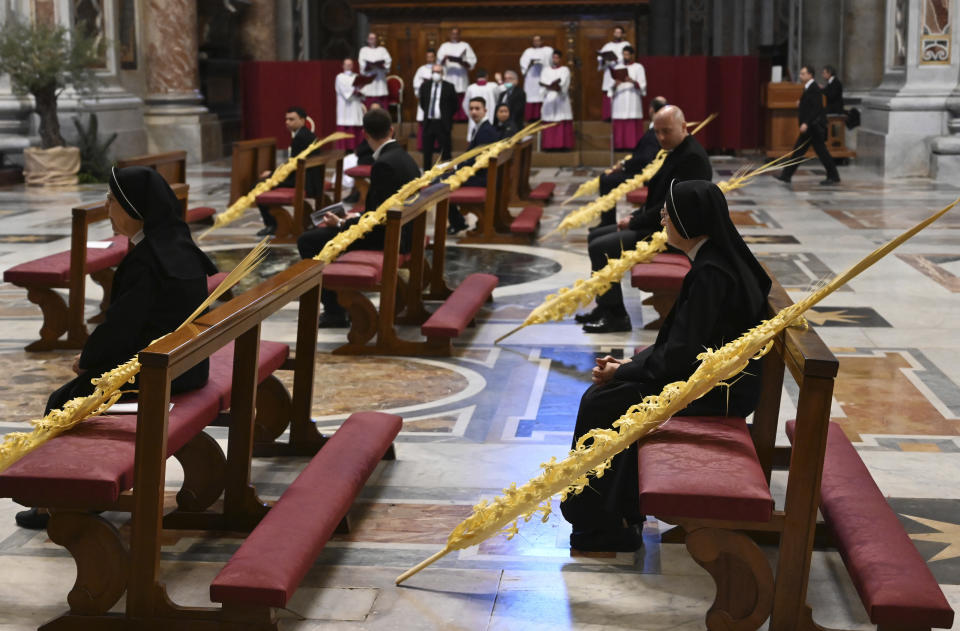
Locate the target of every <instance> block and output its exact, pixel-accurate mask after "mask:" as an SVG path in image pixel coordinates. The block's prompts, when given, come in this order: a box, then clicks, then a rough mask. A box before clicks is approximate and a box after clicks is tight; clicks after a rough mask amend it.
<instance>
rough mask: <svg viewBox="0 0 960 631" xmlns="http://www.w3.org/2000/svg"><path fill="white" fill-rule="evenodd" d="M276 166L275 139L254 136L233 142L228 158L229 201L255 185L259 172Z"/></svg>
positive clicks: (237, 197)
mask: <svg viewBox="0 0 960 631" xmlns="http://www.w3.org/2000/svg"><path fill="white" fill-rule="evenodd" d="M276 168H277V139H276V138H254V139H252V140H238V141H236V142H234V143H233V154H232V156H231V158H230V203H231V204H232V203H233V202H235V201H237V200H238V199H240V198H241V197H243V196H244V195H246V194H247V193H249V192H250V191H251V190H253V187H254V186H256V185H257V182H259V181H260V174H261V173H263V172H264V171H271V172H272V171H273V170H274V169H276Z"/></svg>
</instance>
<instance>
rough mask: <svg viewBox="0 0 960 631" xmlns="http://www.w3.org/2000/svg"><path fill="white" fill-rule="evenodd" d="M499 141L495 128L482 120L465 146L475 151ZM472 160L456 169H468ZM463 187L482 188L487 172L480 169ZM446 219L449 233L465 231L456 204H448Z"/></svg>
mask: <svg viewBox="0 0 960 631" xmlns="http://www.w3.org/2000/svg"><path fill="white" fill-rule="evenodd" d="M499 140H500V133H499V132H498V131H497V129H496V127H494V126H493V125H491V124H490V121H488V120H487V119H483V120H482V121H480V124H479V125H477V126H476V127H474V128H473V136H472V137H471V138H470V144H468V145H467V151H469V150H471V149H475V148H477V147H482V146H483V145H489V144H491V143H494V142H497V141H499ZM473 162H474V160H473V159H470V160H466V161H465V162H463V163H462V164H461V165H460V166H459V167H458V168H460V169H463V168H466V167H469V166H471V165H472V164H473ZM463 185H464V186H483V187H485V186H486V185H487V170H486V169H480V170H479V171H477V172H476V173H474V174H473V175H471V176H470V177H469V178H468V179H467V181H466V182H464V183H463ZM447 218H448V226H449V228H450V230H451V232H460V231H461V230H465V229H466V227H467V222H466V221H465V220H464V219H463V215H461V214H460V209H459V208H458V207H457V205H456V204H450V205H449V207H448V209H447Z"/></svg>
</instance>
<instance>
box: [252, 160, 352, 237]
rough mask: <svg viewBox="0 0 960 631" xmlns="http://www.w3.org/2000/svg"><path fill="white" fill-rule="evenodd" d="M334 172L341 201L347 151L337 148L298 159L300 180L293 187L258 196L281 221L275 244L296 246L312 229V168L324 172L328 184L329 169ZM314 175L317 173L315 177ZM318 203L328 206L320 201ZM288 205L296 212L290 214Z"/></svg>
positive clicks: (336, 194) (335, 191)
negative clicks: (309, 193) (309, 197)
mask: <svg viewBox="0 0 960 631" xmlns="http://www.w3.org/2000/svg"><path fill="white" fill-rule="evenodd" d="M328 166H330V167H333V169H334V184H333V185H332V191H333V200H332V202H331V203H336V202H339V201H340V189H341V186H342V182H343V151H342V150H339V149H336V150H333V151H324V152H322V153H320V154H317V155H313V156H309V157H307V158H301V159H299V160H297V171H296V179H295V183H294V186H293V188H286V187H277V188H274V189H273V190H270V191H267V192H266V193H263V194H262V195H258V196H257V203H258V204H261V205H263V206H268V207H269V208H270V214H271V215H273V218H274V219H276V220H277V232H276V235H275V236H274V239H273V241H274V242H275V243H296V241H297V237H299V236H300V235H301V234H302V233H303V231H304V230H305V229H307V228H310V227H312V225H313V224H312V223H311V222H310V213H311V212H313V210H314V208H313V206H311V205H310V203H309V202H308V201H307V197H306V192H307V172H308V171H309V170H311V169H319V170H320V177H319V178H318V179H320V180H321V181H323V182H324V183H326V169H327V167H328ZM311 175H313V174H311ZM318 203H321V204H322V203H325V202H324V200H319V202H318ZM286 206H292V207H293V213H292V215H291V213H289V212H287V209H286V208H285V207H286Z"/></svg>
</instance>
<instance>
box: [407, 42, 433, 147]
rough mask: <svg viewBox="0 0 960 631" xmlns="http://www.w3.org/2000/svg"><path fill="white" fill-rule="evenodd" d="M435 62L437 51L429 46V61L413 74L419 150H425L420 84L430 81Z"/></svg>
mask: <svg viewBox="0 0 960 631" xmlns="http://www.w3.org/2000/svg"><path fill="white" fill-rule="evenodd" d="M435 63H437V51H435V50H434V49H432V48H428V49H427V63H425V64H423V65H422V66H420V67H419V68H417V71H416V72H415V73H414V75H413V94H414V98H416V99H417V151H423V105H422V104H421V103H420V86H421V85H423V82H424V81H430V74H431V73H432V72H433V64H435ZM437 148H439V147H437Z"/></svg>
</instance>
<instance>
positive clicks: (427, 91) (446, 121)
mask: <svg viewBox="0 0 960 631" xmlns="http://www.w3.org/2000/svg"><path fill="white" fill-rule="evenodd" d="M420 106H421V107H422V108H423V168H424V170H427V169H429V168H431V167H433V146H434V143H435V142H439V144H440V159H441V160H443V161H444V162H446V161H447V160H450V157H451V153H450V150H451V145H452V142H451V140H450V132H451V130H452V129H453V114H454V112H456V110H457V91H456V89H455V88H454V87H453V84H452V83H450V82H449V81H444V80H443V66H441V65H440V64H434V65H433V71H432V72H431V74H430V81H424V82H423V83H422V84H421V85H420Z"/></svg>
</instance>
